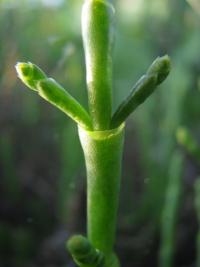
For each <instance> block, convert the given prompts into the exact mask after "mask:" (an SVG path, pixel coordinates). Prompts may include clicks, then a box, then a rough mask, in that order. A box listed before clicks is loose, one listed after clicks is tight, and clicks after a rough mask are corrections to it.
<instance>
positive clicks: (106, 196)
mask: <svg viewBox="0 0 200 267" xmlns="http://www.w3.org/2000/svg"><path fill="white" fill-rule="evenodd" d="M79 137H80V141H81V145H82V148H83V151H84V156H85V162H86V169H87V233H88V238H89V240H90V241H91V243H92V244H93V246H94V247H95V248H96V249H98V250H100V251H101V252H103V253H104V255H105V258H106V267H117V266H119V263H118V260H117V258H116V256H114V253H113V245H114V241H115V231H116V217H117V209H118V199H119V189H120V175H121V158H122V150H123V140H124V125H121V126H120V127H119V128H117V129H114V130H108V131H91V132H89V131H86V130H84V129H82V128H80V127H79Z"/></svg>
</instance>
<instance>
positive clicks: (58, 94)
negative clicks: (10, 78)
mask: <svg viewBox="0 0 200 267" xmlns="http://www.w3.org/2000/svg"><path fill="white" fill-rule="evenodd" d="M37 88H38V93H39V95H40V96H41V97H43V98H44V99H46V100H47V101H49V102H50V103H51V104H53V105H54V106H56V107H57V108H59V109H60V110H61V111H63V112H64V113H65V114H67V115H68V116H69V117H71V118H72V119H73V120H74V121H75V122H77V123H78V124H80V125H81V126H82V127H84V128H87V129H91V128H92V123H91V119H90V116H89V114H88V113H87V112H86V110H85V109H84V108H83V107H82V106H81V105H80V104H79V103H78V102H77V101H76V100H75V99H74V98H73V97H72V96H71V95H70V94H68V93H67V91H66V90H65V89H64V88H63V87H61V86H60V85H59V84H58V83H57V82H56V81H55V80H53V79H51V78H50V79H44V80H42V81H40V82H39V83H38V85H37Z"/></svg>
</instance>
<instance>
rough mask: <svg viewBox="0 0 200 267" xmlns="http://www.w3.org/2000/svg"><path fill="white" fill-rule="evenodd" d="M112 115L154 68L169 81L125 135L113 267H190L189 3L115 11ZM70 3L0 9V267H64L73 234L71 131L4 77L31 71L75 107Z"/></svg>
mask: <svg viewBox="0 0 200 267" xmlns="http://www.w3.org/2000/svg"><path fill="white" fill-rule="evenodd" d="M114 2H115V3H114V4H115V7H116V38H115V39H116V40H115V49H114V55H113V63H114V89H113V104H114V109H115V108H116V106H117V105H118V104H119V103H120V102H121V100H122V99H123V98H124V97H125V96H126V95H127V94H128V92H129V90H130V89H131V87H132V86H133V84H134V82H136V81H137V79H139V78H140V76H141V75H142V74H144V73H145V71H146V70H147V68H148V66H149V65H150V64H151V62H152V61H153V60H154V59H155V58H156V57H157V56H159V55H160V56H161V55H164V54H166V53H167V54H169V55H170V57H171V58H172V72H171V74H170V77H169V78H168V79H167V80H166V81H165V82H164V84H162V85H161V86H160V88H159V90H157V91H156V92H155V93H154V94H153V96H151V97H150V99H148V100H147V101H146V102H145V104H144V105H142V106H141V107H139V108H138V109H137V111H136V112H135V113H134V114H133V115H132V116H130V118H129V119H128V121H127V125H126V141H125V150H124V157H123V171H122V187H121V195H120V208H119V218H118V226H117V242H116V251H117V253H118V254H119V257H120V260H121V262H122V266H123V267H134V266H136V267H147V266H148V267H157V266H158V267H179V266H182V267H194V266H196V267H199V266H200V241H199V240H200V230H199V227H198V225H199V222H200V189H199V188H200V185H199V183H198V182H199V178H198V177H199V175H200V152H199V151H200V143H199V141H200V119H199V118H200V104H199V103H200V90H199V89H200V49H199V48H200V2H199V0H188V1H185V0H176V1H174V0H162V1H160V0H151V1H148V0H116V1H114ZM81 5H82V1H81V0H43V1H42V0H17V1H14V0H0V38H1V39H0V62H1V64H0V267H40V266H41V267H73V266H74V264H73V262H72V260H71V257H70V256H69V255H68V253H67V252H66V250H65V241H66V239H67V238H68V237H69V236H71V235H72V234H74V233H85V229H86V225H85V221H86V218H85V217H86V216H85V214H86V203H85V197H86V186H85V180H86V179H85V178H86V177H85V176H86V175H85V167H84V159H83V155H82V151H81V147H80V144H79V140H78V137H77V132H76V125H75V124H74V123H73V122H72V121H71V120H70V119H69V118H68V117H66V116H65V115H64V114H63V113H61V112H59V111H58V110H56V109H55V108H54V107H52V106H51V105H50V104H48V103H46V102H44V101H43V100H42V99H41V98H39V97H38V95H37V94H35V93H34V92H33V91H31V90H27V88H25V86H24V85H23V84H22V83H21V82H20V81H19V80H18V78H17V77H16V73H15V69H14V66H15V64H16V62H17V61H31V62H34V63H36V64H38V65H39V66H40V67H41V68H42V69H43V70H44V71H45V72H46V73H47V74H48V76H51V77H54V78H55V79H56V80H57V81H59V82H60V83H61V84H62V85H64V86H65V88H66V89H67V90H68V91H69V92H70V93H71V94H72V95H73V96H74V97H76V98H77V99H78V100H79V101H80V102H81V103H82V104H83V105H85V106H87V91H86V85H85V66H84V53H83V46H82V40H81V27H80V12H81Z"/></svg>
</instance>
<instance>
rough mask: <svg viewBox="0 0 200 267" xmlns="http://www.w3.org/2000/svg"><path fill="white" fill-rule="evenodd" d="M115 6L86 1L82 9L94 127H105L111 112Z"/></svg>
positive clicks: (95, 0) (102, 2) (89, 98)
mask: <svg viewBox="0 0 200 267" xmlns="http://www.w3.org/2000/svg"><path fill="white" fill-rule="evenodd" d="M113 15H114V8H113V6H112V5H111V4H109V3H107V1H104V0H86V1H85V3H84V5H83V10H82V36H83V43H84V50H85V59H86V71H87V86H88V100H89V107H90V114H91V116H92V121H93V127H94V129H95V130H107V129H108V128H109V125H110V118H111V111H112V57H111V50H112V43H113V26H112V21H113Z"/></svg>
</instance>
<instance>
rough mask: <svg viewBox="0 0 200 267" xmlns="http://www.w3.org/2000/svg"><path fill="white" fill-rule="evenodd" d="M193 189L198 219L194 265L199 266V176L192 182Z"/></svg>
mask: <svg viewBox="0 0 200 267" xmlns="http://www.w3.org/2000/svg"><path fill="white" fill-rule="evenodd" d="M194 189H195V208H196V214H197V220H198V233H197V240H196V257H197V258H196V266H200V177H198V178H197V180H196V181H195V184H194Z"/></svg>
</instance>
